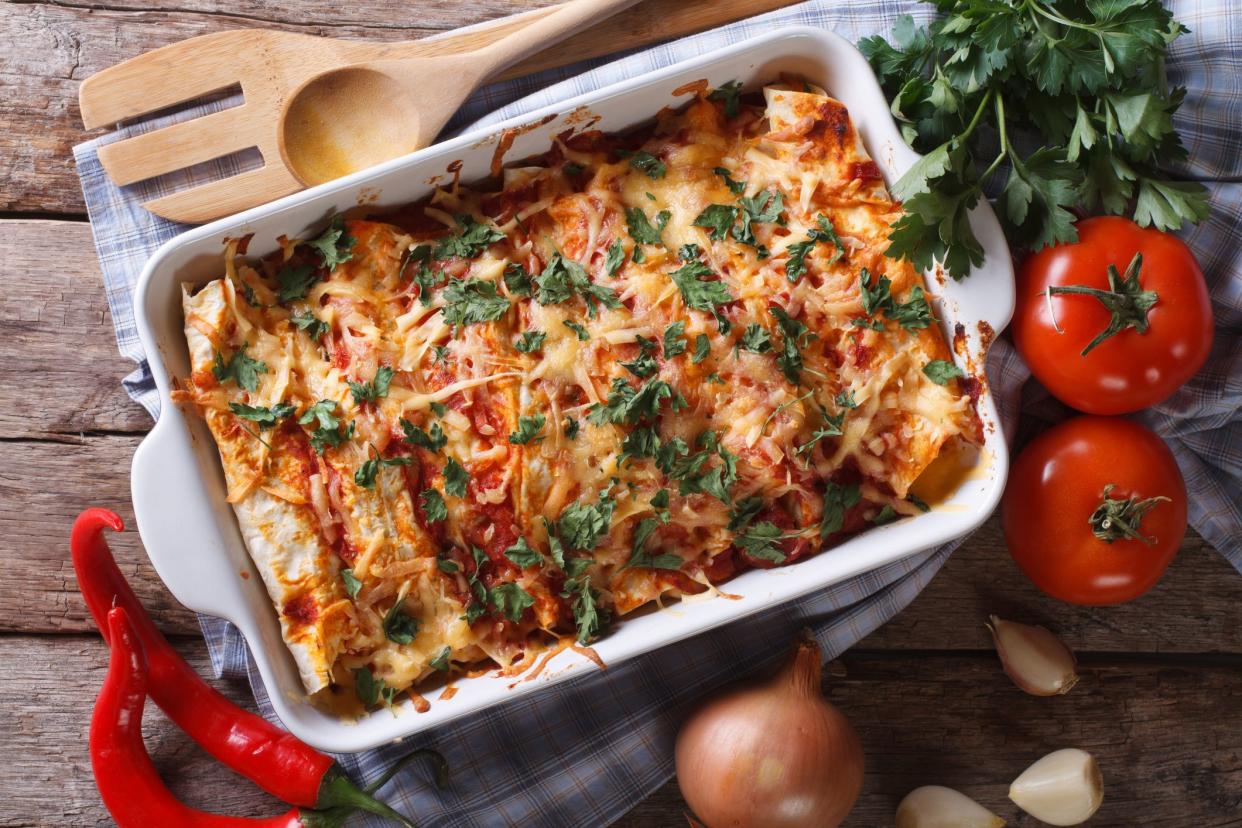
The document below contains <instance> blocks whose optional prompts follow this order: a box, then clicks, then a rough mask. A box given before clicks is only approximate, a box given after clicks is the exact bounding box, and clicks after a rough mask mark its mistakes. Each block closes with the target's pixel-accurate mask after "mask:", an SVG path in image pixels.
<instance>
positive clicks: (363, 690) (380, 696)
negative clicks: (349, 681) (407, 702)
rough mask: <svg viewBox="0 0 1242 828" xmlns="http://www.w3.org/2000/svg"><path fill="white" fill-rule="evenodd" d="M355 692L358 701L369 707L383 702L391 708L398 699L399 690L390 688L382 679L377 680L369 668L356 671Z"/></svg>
mask: <svg viewBox="0 0 1242 828" xmlns="http://www.w3.org/2000/svg"><path fill="white" fill-rule="evenodd" d="M354 692H355V693H356V694H357V695H358V700H359V701H361V702H362V703H363V704H365V705H367V706H368V707H370V706H371V705H373V704H378V703H379V702H381V701H382V702H384V704H385V705H386V706H391V705H392V703H393V700H394V699H396V698H397V688H395V687H389V686H388V685H387V684H385V683H384V680H383V679H382V678H376V677H375V675H373V674H372V673H371V670H370V668H367V667H359V668H358V669H356V670H354Z"/></svg>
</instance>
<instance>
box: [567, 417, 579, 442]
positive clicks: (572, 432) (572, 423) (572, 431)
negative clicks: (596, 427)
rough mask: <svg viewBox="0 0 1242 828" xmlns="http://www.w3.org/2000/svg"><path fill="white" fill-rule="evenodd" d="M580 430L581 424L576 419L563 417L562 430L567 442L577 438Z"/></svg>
mask: <svg viewBox="0 0 1242 828" xmlns="http://www.w3.org/2000/svg"><path fill="white" fill-rule="evenodd" d="M581 428H582V424H581V423H579V422H578V421H577V420H576V419H574V418H573V417H570V416H566V417H565V427H564V429H563V430H564V432H565V437H566V438H567V439H569V440H573V439H575V438H576V437H577V436H578V431H579V429H581Z"/></svg>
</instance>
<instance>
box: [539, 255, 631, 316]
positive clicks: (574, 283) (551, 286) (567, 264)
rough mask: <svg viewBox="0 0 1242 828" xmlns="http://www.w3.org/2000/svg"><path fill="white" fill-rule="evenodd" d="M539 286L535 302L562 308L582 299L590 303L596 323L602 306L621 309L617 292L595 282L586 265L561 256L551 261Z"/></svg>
mask: <svg viewBox="0 0 1242 828" xmlns="http://www.w3.org/2000/svg"><path fill="white" fill-rule="evenodd" d="M535 285H536V290H535V301H537V302H538V303H539V304H541V305H559V304H561V303H562V302H565V301H568V300H569V299H571V298H573V297H574V296H575V295H579V296H581V297H582V299H583V301H584V302H586V304H587V313H588V315H589V316H590V317H591V318H592V319H594V318H595V316H596V314H597V312H598V306H599V305H600V304H602V305H603V306H604V307H606V308H611V309H614V310H615V309H616V308H619V307H621V299H620V298H619V297H618V296H617V293H616V291H614V290H613V289H612V288H608V287H604V286H603V285H597V284H595V283H594V282H592V281H591V280H590V278H589V277H588V276H587V272H586V270H585V269H584V268H583V267H582V265H580V264H578V263H577V262H575V261H574V260H573V259H566V258H565V257H564V256H562V255H561V254H560V253H557V254H556V255H554V256H553V257H552V258H551V259H550V260H548V264H547V266H546V267H544V269H543V272H542V273H540V274H539V275H538V276H536V277H535Z"/></svg>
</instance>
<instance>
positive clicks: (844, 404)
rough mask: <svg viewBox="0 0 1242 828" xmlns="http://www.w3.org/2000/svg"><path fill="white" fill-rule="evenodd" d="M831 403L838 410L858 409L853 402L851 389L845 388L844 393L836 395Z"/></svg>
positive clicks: (856, 404) (852, 390)
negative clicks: (833, 403)
mask: <svg viewBox="0 0 1242 828" xmlns="http://www.w3.org/2000/svg"><path fill="white" fill-rule="evenodd" d="M833 402H835V403H836V404H837V406H838V407H839V408H858V403H857V402H856V401H855V400H854V389H853V388H846V389H845V390H844V391H841V392H840V393H838V394H837V396H836V397H834V398H833Z"/></svg>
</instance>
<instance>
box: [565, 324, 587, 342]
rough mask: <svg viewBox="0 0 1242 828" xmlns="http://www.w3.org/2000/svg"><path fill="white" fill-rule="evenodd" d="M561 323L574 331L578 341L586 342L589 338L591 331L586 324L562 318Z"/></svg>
mask: <svg viewBox="0 0 1242 828" xmlns="http://www.w3.org/2000/svg"><path fill="white" fill-rule="evenodd" d="M561 324H562V325H564V326H565V327H566V328H569V329H570V330H571V331H573V332H574V336H576V337H578V341H579V342H588V341H590V339H591V332H590V331H588V330H587V328H586V325H583V324H581V323H579V322H574V321H573V320H571V319H562V320H561Z"/></svg>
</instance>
